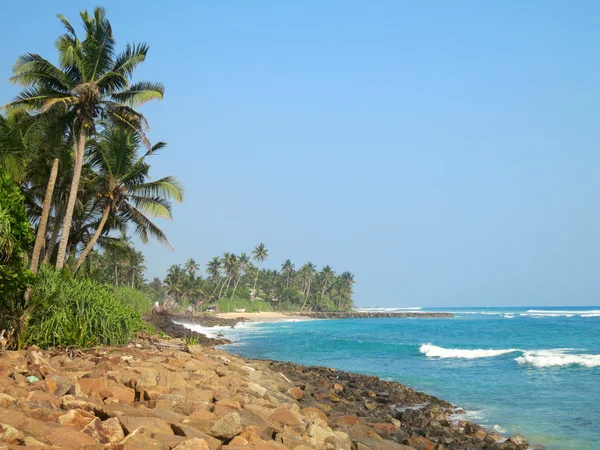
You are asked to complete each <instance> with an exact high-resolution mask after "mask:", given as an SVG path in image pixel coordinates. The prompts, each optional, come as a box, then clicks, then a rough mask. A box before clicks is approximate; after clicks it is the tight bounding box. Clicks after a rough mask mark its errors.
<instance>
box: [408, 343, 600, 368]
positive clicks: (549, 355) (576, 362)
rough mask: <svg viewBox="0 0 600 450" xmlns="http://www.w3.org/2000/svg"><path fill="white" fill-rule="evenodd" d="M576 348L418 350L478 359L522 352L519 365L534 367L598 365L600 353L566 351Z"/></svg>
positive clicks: (432, 354)
mask: <svg viewBox="0 0 600 450" xmlns="http://www.w3.org/2000/svg"><path fill="white" fill-rule="evenodd" d="M574 350H577V349H573V348H557V349H551V350H520V349H518V348H509V349H503V350H492V349H488V350H486V349H475V350H465V349H458V348H443V347H438V346H437V345H433V344H423V345H421V347H420V348H419V351H420V352H421V353H423V354H424V355H425V356H427V357H428V358H440V359H444V358H461V359H478V358H493V357H495V356H501V355H506V354H509V353H517V352H518V353H522V355H521V356H518V357H516V358H515V361H516V362H517V363H519V364H520V365H526V364H528V365H531V366H534V367H536V368H545V367H566V366H582V367H600V355H592V354H584V353H568V352H571V351H574Z"/></svg>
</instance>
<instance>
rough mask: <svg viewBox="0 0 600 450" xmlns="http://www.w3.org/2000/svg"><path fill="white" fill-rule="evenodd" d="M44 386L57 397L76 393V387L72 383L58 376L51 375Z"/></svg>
mask: <svg viewBox="0 0 600 450" xmlns="http://www.w3.org/2000/svg"><path fill="white" fill-rule="evenodd" d="M42 386H43V387H44V389H45V390H46V392H48V393H49V394H52V395H54V396H56V397H62V396H63V395H65V394H67V393H68V392H70V391H72V390H73V391H74V389H75V386H74V385H73V383H71V382H70V381H68V380H66V379H65V378H63V377H61V376H60V375H57V374H50V375H48V376H47V377H46V378H44V381H43V382H42Z"/></svg>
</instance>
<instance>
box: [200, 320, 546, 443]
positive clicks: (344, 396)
mask: <svg viewBox="0 0 600 450" xmlns="http://www.w3.org/2000/svg"><path fill="white" fill-rule="evenodd" d="M362 314H364V313H361V316H358V317H356V316H353V317H349V318H362ZM390 314H391V317H397V315H396V314H397V313H375V316H374V317H369V318H379V317H384V318H387V317H389V315H390ZM401 314H405V313H401ZM408 314H409V316H408V317H412V315H413V313H408ZM416 314H423V313H416ZM433 314H436V316H434V317H437V314H438V313H433ZM442 314H444V316H443V317H447V316H446V315H445V313H442ZM316 315H317V314H305V315H302V316H299V315H296V314H287V313H221V314H216V315H215V316H214V317H216V318H217V319H219V320H226V321H227V325H228V326H231V327H232V328H233V327H234V326H235V325H237V324H238V323H243V322H266V323H269V322H285V321H287V320H315V319H316V320H319V319H325V318H327V319H331V317H315V316H316ZM451 316H452V315H451ZM402 317H404V316H402ZM336 318H346V317H336ZM425 318H428V317H425ZM194 319H198V317H195V318H194ZM232 322H235V323H234V324H233V325H231V323H232ZM209 323H216V325H214V326H220V325H219V322H213V321H212V320H211V321H210V322H209ZM202 326H203V327H210V325H208V324H207V323H203V324H202ZM221 326H222V325H221ZM230 343H232V342H230ZM215 345H217V346H220V345H222V344H215ZM220 350H222V351H225V352H227V353H228V354H234V355H235V353H230V352H231V350H233V349H220ZM236 356H237V355H236ZM246 361H251V362H253V363H257V364H258V363H260V364H265V366H264V367H265V368H268V369H271V370H275V371H276V372H278V373H280V374H282V375H284V376H285V377H286V379H289V380H291V381H293V382H294V384H295V385H296V386H299V387H301V389H302V390H303V391H304V392H307V391H310V392H312V393H311V395H312V396H313V398H316V399H318V400H319V404H320V405H321V406H324V407H325V409H327V410H328V411H333V412H334V413H335V415H341V416H344V418H343V419H340V420H341V422H340V421H338V419H335V420H334V422H335V426H336V427H338V428H337V429H347V425H348V423H345V422H347V421H350V422H353V423H354V422H355V423H364V418H365V417H367V418H368V419H369V420H371V421H374V420H378V421H379V422H378V423H380V424H381V423H385V424H389V423H391V424H393V425H394V426H396V431H395V432H394V433H392V432H389V433H388V434H385V433H383V434H382V433H379V435H380V438H381V437H383V439H385V440H391V441H392V442H398V443H403V442H404V441H406V440H407V439H409V438H410V437H411V436H412V437H418V438H421V437H422V438H425V439H424V440H425V441H428V440H429V441H430V442H432V443H433V444H435V446H432V447H427V446H422V445H421V444H422V443H421V444H419V443H417V441H416V440H412V441H411V440H409V441H408V442H412V443H413V444H415V447H414V448H415V449H418V450H421V449H426V450H434V449H439V450H443V449H446V450H452V449H457V450H458V449H474V448H481V449H492V450H511V449H525V448H542V447H540V446H536V445H534V446H530V445H529V444H527V442H526V440H525V439H524V438H523V437H521V436H520V435H516V436H512V437H507V436H502V435H501V434H499V433H497V432H496V431H493V430H489V429H486V428H484V427H482V426H480V425H478V424H476V423H474V422H472V421H469V420H463V418H461V416H462V415H463V414H465V413H466V411H464V410H462V409H460V408H457V407H455V406H454V405H452V404H451V403H449V402H446V401H444V400H442V399H440V398H438V397H435V396H432V395H429V394H427V393H424V392H420V391H415V390H413V389H412V388H409V387H408V386H406V385H404V384H402V383H400V382H395V381H384V380H381V379H380V378H378V377H376V376H371V375H364V374H360V373H352V372H347V371H341V370H335V369H332V368H327V367H321V366H305V365H302V364H297V363H293V362H288V361H277V360H271V359H269V360H254V359H248V360H246ZM328 384H329V385H330V388H329V390H327V389H322V386H327V385H328ZM334 385H335V387H334ZM315 386H321V389H320V388H318V387H317V388H315ZM339 386H342V388H341V389H340V388H339ZM357 386H360V388H359V389H357ZM348 387H350V389H348ZM390 393H391V394H390ZM348 416H351V417H352V418H348ZM356 417H358V418H359V419H357V418H356ZM334 428H335V427H334ZM379 428H381V429H386V426H384V425H379ZM387 429H388V431H389V430H391V429H392V427H391V426H387ZM379 431H381V430H379ZM379 431H378V432H379ZM430 438H431V439H430ZM357 448H360V449H363V448H364V449H367V448H369V447H357ZM373 448H382V449H387V448H388V447H373ZM389 448H390V449H391V448H395V447H389ZM409 448H413V447H406V448H405V450H408V449H409ZM353 449H354V447H353Z"/></svg>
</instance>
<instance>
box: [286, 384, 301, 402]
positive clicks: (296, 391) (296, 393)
mask: <svg viewBox="0 0 600 450" xmlns="http://www.w3.org/2000/svg"><path fill="white" fill-rule="evenodd" d="M287 393H288V394H290V396H291V397H292V398H294V399H296V400H300V399H301V398H303V397H304V391H303V390H302V389H300V388H297V387H293V388H291V389H288V391H287Z"/></svg>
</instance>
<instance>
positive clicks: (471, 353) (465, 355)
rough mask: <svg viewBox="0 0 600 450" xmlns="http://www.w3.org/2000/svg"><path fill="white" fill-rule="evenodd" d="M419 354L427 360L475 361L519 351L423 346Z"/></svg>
mask: <svg viewBox="0 0 600 450" xmlns="http://www.w3.org/2000/svg"><path fill="white" fill-rule="evenodd" d="M419 351H420V352H421V353H424V354H425V356H427V357H428V358H462V359H477V358H492V357H494V356H500V355H505V354H507V353H514V352H519V351H520V350H519V349H516V348H510V349H507V350H492V349H489V350H484V349H476V350H463V349H458V348H443V347H438V346H437V345H433V344H423V345H421V348H419Z"/></svg>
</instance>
